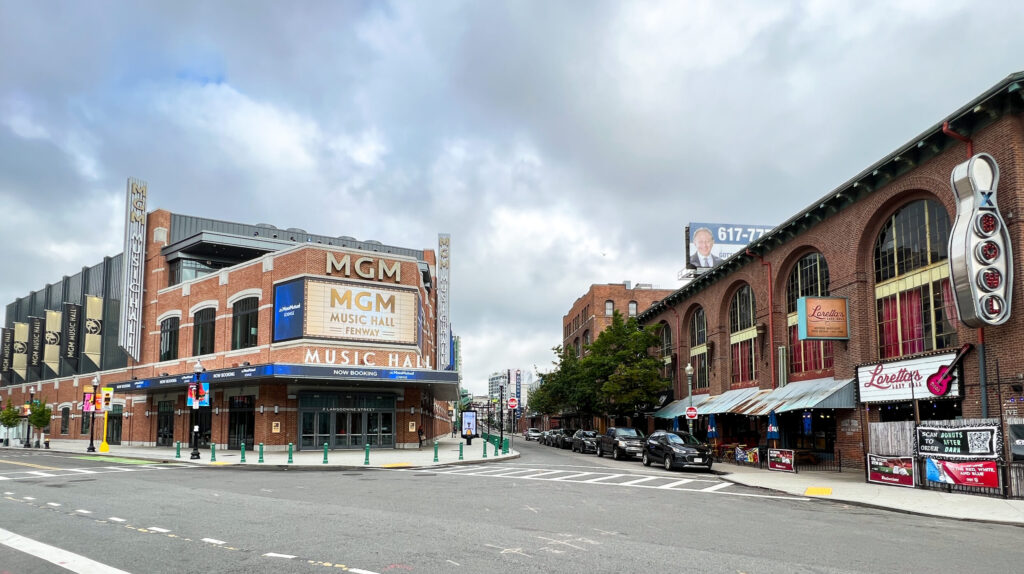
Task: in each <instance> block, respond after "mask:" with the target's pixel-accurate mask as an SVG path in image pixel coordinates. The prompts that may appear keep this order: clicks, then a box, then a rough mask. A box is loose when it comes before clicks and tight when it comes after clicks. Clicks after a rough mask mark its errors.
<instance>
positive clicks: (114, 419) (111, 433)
mask: <svg viewBox="0 0 1024 574" xmlns="http://www.w3.org/2000/svg"><path fill="white" fill-rule="evenodd" d="M123 411H124V407H123V406H121V405H114V406H113V407H112V408H111V409H110V412H108V413H107V444H121V413H122V412H123Z"/></svg>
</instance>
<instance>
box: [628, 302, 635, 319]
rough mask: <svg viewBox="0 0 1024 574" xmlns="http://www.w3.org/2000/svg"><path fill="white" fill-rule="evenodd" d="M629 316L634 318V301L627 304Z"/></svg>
mask: <svg viewBox="0 0 1024 574" xmlns="http://www.w3.org/2000/svg"><path fill="white" fill-rule="evenodd" d="M629 316H630V317H636V301H630V302H629Z"/></svg>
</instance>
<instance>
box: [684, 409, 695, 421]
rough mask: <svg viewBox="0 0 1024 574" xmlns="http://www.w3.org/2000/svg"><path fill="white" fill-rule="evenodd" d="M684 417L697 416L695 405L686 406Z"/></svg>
mask: <svg viewBox="0 0 1024 574" xmlns="http://www.w3.org/2000/svg"><path fill="white" fill-rule="evenodd" d="M686 418H688V419H695V418H697V407H686Z"/></svg>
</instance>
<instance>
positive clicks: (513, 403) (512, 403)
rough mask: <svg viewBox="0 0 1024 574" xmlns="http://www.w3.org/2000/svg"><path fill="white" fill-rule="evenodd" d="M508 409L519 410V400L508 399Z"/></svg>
mask: <svg viewBox="0 0 1024 574" xmlns="http://www.w3.org/2000/svg"><path fill="white" fill-rule="evenodd" d="M508 408H509V409H513V410H514V409H517V408H519V399H517V398H515V397H509V398H508Z"/></svg>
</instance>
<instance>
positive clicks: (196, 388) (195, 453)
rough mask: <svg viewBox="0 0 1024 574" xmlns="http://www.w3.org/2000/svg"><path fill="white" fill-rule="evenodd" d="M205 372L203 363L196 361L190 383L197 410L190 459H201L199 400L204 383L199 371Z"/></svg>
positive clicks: (194, 405)
mask: <svg viewBox="0 0 1024 574" xmlns="http://www.w3.org/2000/svg"><path fill="white" fill-rule="evenodd" d="M202 372H203V364H202V363H201V362H199V361H196V365H195V366H194V367H192V374H193V377H192V383H191V384H190V385H189V386H190V387H192V388H191V389H189V390H190V391H191V393H190V394H191V395H192V410H193V411H194V412H196V416H195V417H194V418H195V421H193V425H192V454H191V455H189V460H199V416H198V411H199V402H200V400H201V394H202V392H203V385H202V383H200V382H199V373H202Z"/></svg>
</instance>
